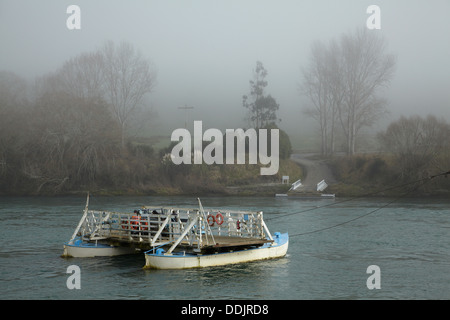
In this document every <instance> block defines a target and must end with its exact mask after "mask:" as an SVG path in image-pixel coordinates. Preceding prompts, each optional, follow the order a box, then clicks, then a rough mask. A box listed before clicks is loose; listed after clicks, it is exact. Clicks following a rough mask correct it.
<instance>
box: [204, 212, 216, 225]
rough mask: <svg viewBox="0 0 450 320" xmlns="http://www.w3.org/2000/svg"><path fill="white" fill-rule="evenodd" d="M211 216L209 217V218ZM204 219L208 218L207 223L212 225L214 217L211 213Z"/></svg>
mask: <svg viewBox="0 0 450 320" xmlns="http://www.w3.org/2000/svg"><path fill="white" fill-rule="evenodd" d="M210 218H211V219H210ZM206 220H208V224H209V225H210V226H211V227H212V226H213V225H214V222H215V219H214V216H213V215H208V218H206Z"/></svg>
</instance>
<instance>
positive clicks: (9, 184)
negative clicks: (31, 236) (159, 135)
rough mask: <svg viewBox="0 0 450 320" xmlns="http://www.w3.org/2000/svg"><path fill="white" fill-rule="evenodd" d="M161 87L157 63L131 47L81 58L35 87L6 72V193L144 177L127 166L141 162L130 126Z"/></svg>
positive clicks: (2, 138)
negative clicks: (157, 84)
mask: <svg viewBox="0 0 450 320" xmlns="http://www.w3.org/2000/svg"><path fill="white" fill-rule="evenodd" d="M155 81H156V73H155V71H154V68H153V66H152V64H151V62H150V61H149V60H147V59H145V58H144V57H143V56H142V55H141V54H140V53H139V52H138V51H137V50H135V49H134V48H133V46H132V45H130V44H129V43H127V42H122V43H120V44H115V43H113V42H106V43H105V44H104V45H103V46H102V47H101V48H99V49H98V50H96V51H93V52H87V53H82V54H79V55H77V56H76V57H74V58H71V59H69V60H67V61H66V62H65V63H64V64H63V65H62V66H61V67H60V68H58V69H57V70H56V71H55V72H52V73H49V74H46V75H44V76H42V77H40V78H38V79H37V80H36V81H35V83H34V85H32V86H30V85H29V84H28V83H27V82H26V81H25V80H24V79H22V78H20V77H19V76H17V75H16V74H14V73H11V72H6V71H2V72H0V177H1V180H0V191H1V192H3V193H10V192H12V193H14V192H20V193H33V192H37V193H40V192H48V193H58V192H61V191H63V190H70V189H73V188H83V186H84V187H86V188H89V187H88V186H92V185H95V184H96V183H97V184H99V185H124V184H125V185H126V182H127V181H129V180H130V179H133V177H136V175H139V174H140V173H142V170H141V171H139V170H133V173H130V174H127V172H126V171H127V166H125V165H123V162H124V161H129V165H128V166H131V165H133V162H136V157H133V156H132V154H133V152H135V150H132V148H129V147H128V146H127V140H126V129H127V125H128V124H129V123H131V120H132V117H133V116H135V115H137V114H139V111H140V112H144V111H145V108H144V99H145V95H146V94H148V93H149V92H151V90H152V88H153V86H154V85H155ZM138 167H139V166H138V165H136V166H135V168H134V169H136V168H138ZM128 170H129V168H128ZM125 176H126V178H125ZM143 176H145V174H144V175H143Z"/></svg>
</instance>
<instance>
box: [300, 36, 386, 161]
mask: <svg viewBox="0 0 450 320" xmlns="http://www.w3.org/2000/svg"><path fill="white" fill-rule="evenodd" d="M385 51H386V42H385V40H384V39H383V38H381V37H380V36H378V35H377V34H376V33H374V32H370V31H367V30H366V29H358V30H357V31H356V32H354V33H352V34H348V35H343V36H342V37H341V38H340V40H339V41H338V42H336V41H331V42H330V44H329V45H328V46H326V45H324V44H322V43H320V42H317V43H314V44H313V45H312V50H311V58H310V65H309V68H308V69H306V70H304V71H303V79H304V80H303V84H302V91H303V93H305V94H306V96H307V97H308V98H309V100H310V101H311V102H312V104H313V108H309V109H307V111H306V113H307V114H308V115H310V116H312V117H313V118H315V119H316V120H317V121H318V122H319V124H320V127H321V133H322V153H324V154H328V153H332V152H333V151H334V142H335V131H336V121H337V119H339V122H340V124H341V128H342V131H343V133H344V135H345V138H346V151H347V153H348V154H354V153H355V144H356V138H357V136H358V133H359V132H360V130H361V128H363V127H365V126H371V125H372V124H373V123H374V122H375V121H376V120H377V119H379V117H380V116H381V115H382V114H384V112H385V111H386V108H385V104H386V100H384V99H382V98H379V97H378V95H377V93H378V92H379V91H380V89H381V88H382V87H385V86H387V85H388V84H389V82H390V80H391V78H392V76H393V74H394V68H395V57H394V56H393V55H391V54H386V53H385Z"/></svg>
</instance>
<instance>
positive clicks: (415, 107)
mask: <svg viewBox="0 0 450 320" xmlns="http://www.w3.org/2000/svg"><path fill="white" fill-rule="evenodd" d="M71 4H76V5H78V6H79V7H80V9H81V29H80V30H69V29H68V28H67V27H66V20H67V18H68V17H69V14H67V13H66V9H67V7H68V6H69V5H71ZM371 4H376V5H378V6H379V7H380V9H381V29H380V30H373V31H371V32H378V33H381V34H382V35H383V36H384V37H385V38H386V39H387V41H388V52H390V53H394V54H395V55H396V56H397V67H396V72H395V76H394V78H393V80H392V82H391V84H390V86H389V87H388V88H386V90H385V91H384V95H385V97H386V98H387V99H388V101H389V105H388V109H389V111H390V112H391V114H390V115H389V117H388V118H387V119H385V120H384V121H381V122H380V123H379V124H378V127H377V128H375V130H376V129H378V128H382V127H383V126H385V125H386V123H388V122H389V121H391V120H393V119H395V118H397V117H398V116H399V115H401V114H404V115H410V114H419V115H426V114H428V113H433V114H435V115H436V116H438V117H444V118H446V119H447V120H450V90H449V88H450V87H449V84H450V63H449V61H448V59H449V57H450V41H449V39H450V38H449V33H450V19H449V18H448V12H450V2H449V1H447V0H433V1H432V2H429V1H423V0H422V1H389V2H388V1H375V0H372V1H361V0H352V1H349V0H347V1H334V0H327V1H314V0H307V1H299V0H292V1H287V0H282V1H269V0H262V1H261V0H231V1H230V0H217V1H211V0H191V1H186V0H176V1H163V0H159V1H147V0H146V1H127V2H125V1H117V0H115V1H99V0H97V1H81V0H75V1H61V0H51V1H50V0H44V1H23V0H0V39H1V54H0V70H8V71H12V72H14V73H16V74H18V75H20V76H22V77H25V78H27V79H29V80H30V81H33V79H35V78H36V77H39V76H42V75H44V74H46V73H48V72H53V71H55V70H56V69H57V68H58V67H60V66H61V65H62V64H63V63H64V62H65V61H66V60H67V59H69V58H71V57H74V56H76V55H77V54H79V53H82V52H88V51H93V50H96V49H97V48H99V46H101V45H102V44H103V43H104V42H105V41H106V40H113V41H114V42H120V41H122V40H125V41H128V42H130V43H131V44H133V45H134V46H135V48H137V49H139V50H140V51H141V52H142V54H143V55H144V56H145V57H147V58H148V59H150V60H151V61H152V62H153V64H154V66H155V68H156V70H157V72H158V75H157V85H156V86H155V88H154V90H153V92H152V93H151V94H150V95H149V96H148V98H147V100H146V101H147V102H146V103H147V104H148V106H150V107H152V108H154V110H155V111H156V112H157V113H158V120H157V121H152V125H154V126H155V128H156V131H157V132H158V133H159V134H165V135H167V134H170V132H172V131H173V130H174V129H175V128H179V127H183V126H184V122H185V115H186V117H187V121H188V122H190V123H192V122H193V121H194V120H203V122H204V127H205V128H211V127H215V128H219V129H224V128H239V127H245V126H247V123H246V122H245V119H244V118H245V116H246V109H245V108H243V106H242V95H244V94H248V92H249V90H250V88H249V80H250V79H251V78H252V70H253V69H254V67H255V64H256V61H261V62H263V64H264V67H265V68H266V69H267V71H268V76H267V81H268V86H267V88H266V92H267V93H268V94H271V95H272V96H273V97H274V98H275V99H276V101H277V102H278V103H279V105H280V110H279V113H278V116H279V118H281V122H280V127H281V128H282V129H285V130H286V131H287V132H288V134H290V135H297V136H299V135H306V134H307V133H308V132H309V131H311V130H312V123H313V122H312V121H311V119H305V116H304V114H303V113H302V108H303V107H305V103H306V101H305V98H304V97H302V96H301V94H300V93H299V90H298V85H299V83H300V82H301V80H302V75H301V68H303V67H306V66H307V64H308V55H309V52H310V46H311V43H312V42H313V41H315V40H322V41H324V42H327V41H329V40H331V39H332V38H337V37H339V36H340V35H341V34H343V33H347V32H351V31H353V30H354V29H355V28H359V27H364V26H365V25H366V20H367V18H368V17H369V14H367V13H366V9H367V7H368V6H369V5H371ZM185 105H187V106H192V107H194V109H191V110H189V111H186V113H185V111H183V110H180V109H178V108H179V107H183V106H185ZM155 134H156V133H155Z"/></svg>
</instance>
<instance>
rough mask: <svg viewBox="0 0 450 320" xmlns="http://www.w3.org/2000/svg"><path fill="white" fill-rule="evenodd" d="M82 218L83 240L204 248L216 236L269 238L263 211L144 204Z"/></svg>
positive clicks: (93, 211) (90, 211) (90, 214)
mask: <svg viewBox="0 0 450 320" xmlns="http://www.w3.org/2000/svg"><path fill="white" fill-rule="evenodd" d="M83 219H84V220H83ZM82 220H83V221H80V227H79V229H78V232H77V233H78V234H77V236H81V237H82V238H83V239H86V240H117V241H122V242H129V243H130V242H140V243H146V244H147V245H149V246H151V247H155V246H158V245H161V244H163V243H170V242H172V243H175V242H177V244H179V243H180V242H182V241H184V242H185V243H187V244H189V245H191V246H193V245H195V246H197V247H198V248H201V247H202V246H204V245H211V240H212V241H214V236H228V237H247V238H257V239H262V238H265V237H266V235H267V236H269V237H270V233H269V231H268V230H267V227H266V226H265V224H264V221H263V213H262V212H261V211H259V212H250V211H235V210H223V209H221V210H215V209H206V210H203V208H202V207H201V209H200V210H199V209H192V208H171V207H166V208H148V207H144V208H142V209H140V210H136V211H135V212H134V213H118V212H109V211H97V210H87V211H85V214H84V215H83V218H82Z"/></svg>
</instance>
